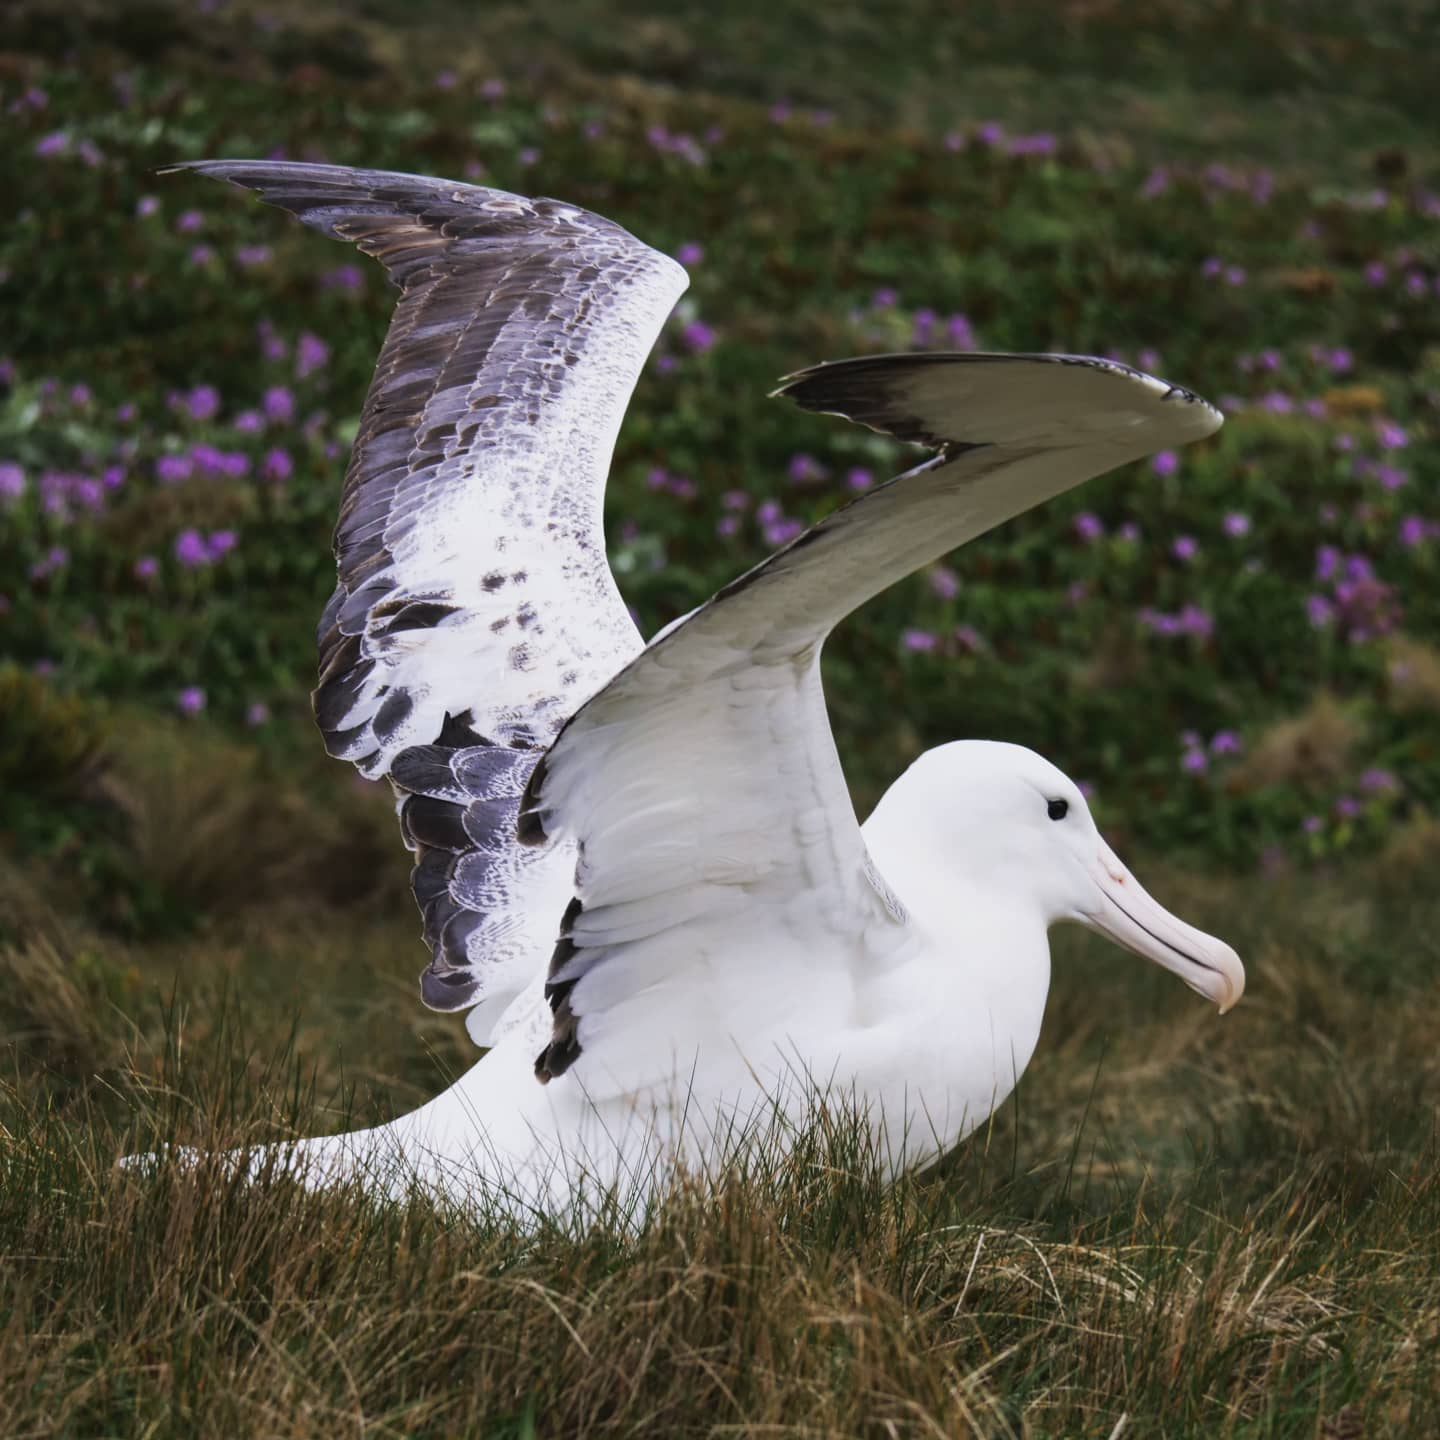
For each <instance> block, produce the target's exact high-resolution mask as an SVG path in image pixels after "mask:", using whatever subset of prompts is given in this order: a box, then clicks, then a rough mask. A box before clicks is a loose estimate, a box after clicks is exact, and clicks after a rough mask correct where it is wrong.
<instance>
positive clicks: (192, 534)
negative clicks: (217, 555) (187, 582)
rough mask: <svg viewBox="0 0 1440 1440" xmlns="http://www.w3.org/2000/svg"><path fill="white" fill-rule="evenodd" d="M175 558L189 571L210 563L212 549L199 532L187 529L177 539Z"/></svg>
mask: <svg viewBox="0 0 1440 1440" xmlns="http://www.w3.org/2000/svg"><path fill="white" fill-rule="evenodd" d="M174 548H175V558H176V559H177V560H178V561H179V562H180V563H181V564H182V565H183V566H184V567H185V568H186V569H187V570H194V569H196V568H197V567H198V566H201V565H208V564H209V563H210V547H209V546H208V545H207V544H206V543H205V537H204V536H203V535H201V534H200V532H199V531H198V530H195V529H193V528H187V529H184V530H182V531H181V532H180V533H179V534H178V535H177V536H176V537H175V547H174Z"/></svg>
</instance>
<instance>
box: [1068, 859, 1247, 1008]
mask: <svg viewBox="0 0 1440 1440" xmlns="http://www.w3.org/2000/svg"><path fill="white" fill-rule="evenodd" d="M1091 873H1092V875H1093V877H1094V880H1095V887H1096V889H1097V891H1098V892H1099V895H1098V897H1097V903H1096V906H1095V908H1094V909H1093V910H1089V911H1086V912H1084V913H1082V914H1081V915H1079V917H1078V918H1079V919H1080V921H1081V922H1082V923H1083V924H1085V925H1088V926H1089V927H1090V928H1091V929H1092V930H1098V931H1099V932H1100V933H1101V934H1102V935H1107V936H1109V938H1110V939H1111V940H1113V941H1115V943H1116V944H1117V945H1122V946H1124V948H1125V949H1127V950H1131V951H1133V952H1134V953H1135V954H1136V955H1143V956H1145V958H1146V959H1147V960H1153V961H1155V963H1156V964H1157V965H1163V966H1164V967H1165V968H1166V969H1167V970H1172V971H1174V973H1175V974H1177V975H1178V976H1179V977H1180V978H1181V979H1182V980H1183V981H1184V982H1185V983H1186V984H1187V985H1188V986H1189V987H1190V988H1191V989H1192V990H1195V991H1198V992H1199V993H1200V994H1201V995H1203V996H1204V997H1205V998H1206V999H1207V1000H1210V1001H1213V1002H1214V1003H1215V1004H1216V1005H1218V1006H1219V1007H1220V1013H1221V1014H1222V1015H1223V1014H1224V1013H1225V1012H1226V1011H1227V1010H1229V1009H1230V1008H1231V1007H1232V1006H1233V1005H1234V1004H1235V1003H1236V1001H1238V1000H1239V999H1240V997H1241V995H1243V994H1244V993H1245V967H1244V966H1243V965H1242V964H1241V963H1240V957H1239V956H1238V955H1237V954H1236V953H1235V952H1234V951H1233V950H1232V949H1231V948H1230V947H1229V946H1228V945H1227V944H1226V943H1225V942H1224V941H1223V940H1217V939H1216V938H1215V937H1214V936H1213V935H1207V934H1206V933H1205V932H1204V931H1203V930H1197V929H1196V928H1195V927H1194V926H1193V925H1187V924H1186V923H1185V922H1184V921H1183V920H1181V919H1180V918H1179V916H1177V915H1172V914H1171V913H1170V912H1169V911H1168V910H1167V909H1166V908H1165V907H1164V906H1163V905H1161V904H1160V902H1159V901H1158V900H1156V899H1154V898H1153V897H1152V896H1151V895H1150V894H1148V893H1147V892H1146V890H1145V889H1144V888H1143V887H1142V886H1141V884H1140V882H1139V881H1138V880H1136V878H1135V877H1134V876H1133V875H1132V874H1131V873H1130V872H1129V871H1128V870H1127V869H1126V868H1125V867H1124V866H1123V865H1122V864H1121V863H1120V860H1119V857H1118V856H1117V855H1116V854H1115V852H1114V851H1113V850H1112V849H1111V848H1110V847H1109V846H1108V845H1107V844H1105V842H1104V841H1103V840H1102V841H1101V842H1100V850H1099V853H1098V854H1097V855H1096V857H1095V862H1094V867H1093V869H1092V871H1091Z"/></svg>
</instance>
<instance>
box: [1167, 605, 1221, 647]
mask: <svg viewBox="0 0 1440 1440" xmlns="http://www.w3.org/2000/svg"><path fill="white" fill-rule="evenodd" d="M1175 618H1176V627H1177V629H1178V630H1179V632H1180V633H1181V634H1182V635H1197V636H1199V637H1200V639H1202V640H1205V639H1208V638H1209V637H1210V635H1212V634H1213V633H1214V630H1215V621H1214V619H1213V618H1212V617H1211V615H1210V612H1209V611H1208V610H1202V609H1201V608H1200V607H1199V606H1198V605H1182V606H1181V607H1180V613H1179V615H1177V616H1176V617H1175Z"/></svg>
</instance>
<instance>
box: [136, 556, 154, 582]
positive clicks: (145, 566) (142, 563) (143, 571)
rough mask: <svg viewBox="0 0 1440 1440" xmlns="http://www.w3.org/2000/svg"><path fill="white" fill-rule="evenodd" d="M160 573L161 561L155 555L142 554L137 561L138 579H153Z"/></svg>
mask: <svg viewBox="0 0 1440 1440" xmlns="http://www.w3.org/2000/svg"><path fill="white" fill-rule="evenodd" d="M159 573H160V562H159V561H158V560H157V559H156V558H155V557H154V556H153V555H142V556H141V557H140V558H139V559H138V560H137V561H136V562H135V578H136V579H137V580H153V579H154V578H155V577H156V576H157V575H158V574H159Z"/></svg>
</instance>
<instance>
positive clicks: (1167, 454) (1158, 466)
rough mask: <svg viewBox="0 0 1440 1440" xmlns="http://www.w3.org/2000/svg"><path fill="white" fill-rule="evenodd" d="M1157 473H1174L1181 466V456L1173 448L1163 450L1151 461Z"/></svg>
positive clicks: (1152, 467)
mask: <svg viewBox="0 0 1440 1440" xmlns="http://www.w3.org/2000/svg"><path fill="white" fill-rule="evenodd" d="M1150 468H1151V469H1152V470H1153V471H1154V472H1155V473H1156V474H1157V475H1173V474H1174V473H1175V472H1176V471H1177V470H1178V469H1179V468H1180V457H1179V456H1178V455H1177V454H1176V453H1175V452H1174V451H1173V450H1162V451H1160V453H1159V454H1158V455H1156V456H1155V457H1154V458H1153V459H1152V460H1151V461H1150Z"/></svg>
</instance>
